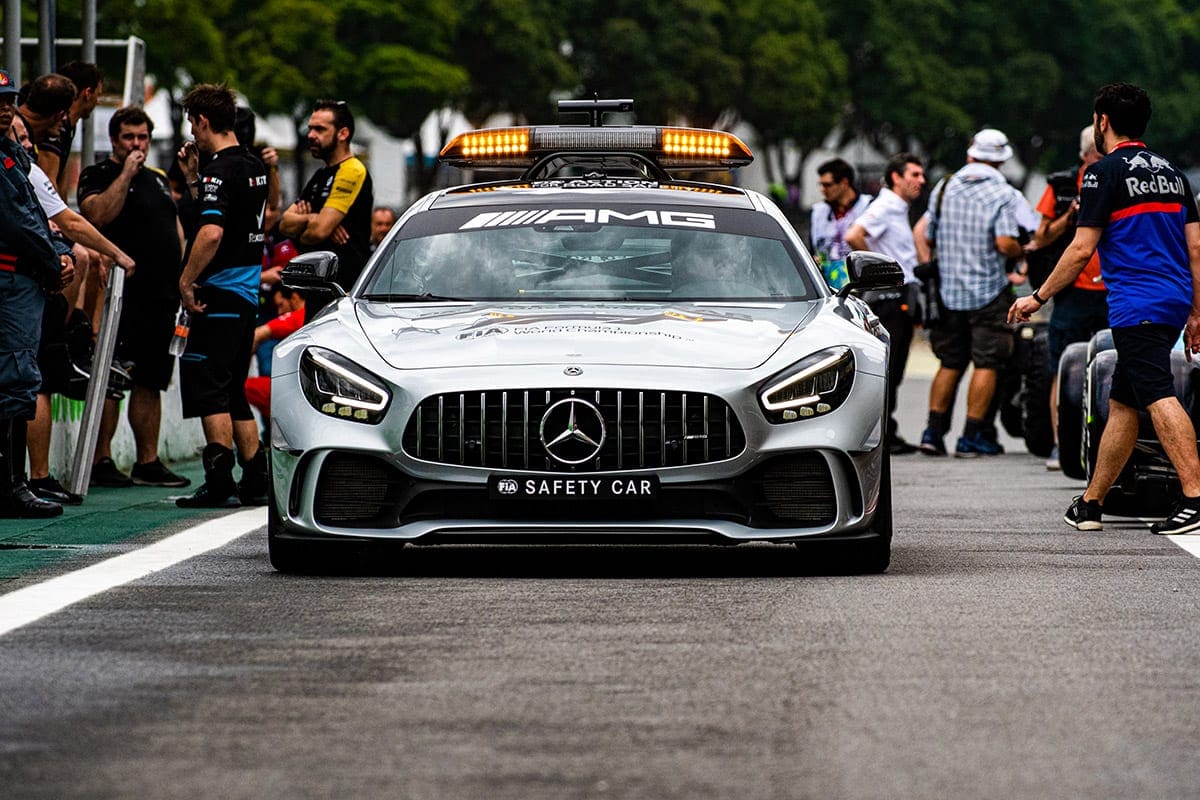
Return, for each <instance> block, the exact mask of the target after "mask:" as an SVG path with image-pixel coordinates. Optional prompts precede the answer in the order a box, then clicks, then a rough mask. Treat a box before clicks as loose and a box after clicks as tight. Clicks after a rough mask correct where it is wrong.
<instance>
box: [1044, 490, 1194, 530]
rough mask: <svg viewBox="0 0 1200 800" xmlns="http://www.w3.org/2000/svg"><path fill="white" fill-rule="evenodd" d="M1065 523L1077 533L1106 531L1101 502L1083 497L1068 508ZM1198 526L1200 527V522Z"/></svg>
mask: <svg viewBox="0 0 1200 800" xmlns="http://www.w3.org/2000/svg"><path fill="white" fill-rule="evenodd" d="M1063 522H1065V523H1067V524H1068V525H1070V526H1071V527H1072V528H1074V529H1075V530H1077V531H1100V530H1104V523H1102V522H1101V521H1100V502H1099V501H1098V500H1084V499H1083V495H1079V496H1078V497H1076V498H1075V500H1074V501H1073V502H1072V503H1071V505H1070V506H1069V507H1068V508H1067V513H1065V514H1063ZM1197 524H1198V525H1200V522H1197Z"/></svg>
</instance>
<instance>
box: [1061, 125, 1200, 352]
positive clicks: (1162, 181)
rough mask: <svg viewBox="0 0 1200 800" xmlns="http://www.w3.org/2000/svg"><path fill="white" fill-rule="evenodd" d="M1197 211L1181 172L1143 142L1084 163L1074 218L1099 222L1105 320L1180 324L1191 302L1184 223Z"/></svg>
mask: <svg viewBox="0 0 1200 800" xmlns="http://www.w3.org/2000/svg"><path fill="white" fill-rule="evenodd" d="M1198 219H1200V218H1198V216H1197V212H1196V201H1195V199H1194V198H1193V196H1192V189H1191V187H1190V186H1189V185H1188V181H1187V178H1185V177H1184V176H1183V174H1182V173H1180V172H1179V171H1177V170H1176V169H1175V167H1173V166H1171V164H1170V162H1168V161H1167V160H1166V159H1165V158H1163V157H1162V156H1159V155H1156V154H1154V153H1152V152H1150V151H1149V150H1147V149H1146V145H1145V144H1143V143H1142V142H1123V143H1122V144H1120V145H1118V146H1117V147H1116V148H1114V149H1113V151H1112V152H1111V153H1109V154H1108V155H1107V156H1105V157H1104V158H1102V159H1101V160H1100V161H1097V162H1096V163H1095V164H1093V165H1092V166H1091V167H1090V168H1089V169H1088V171H1087V172H1086V173H1085V174H1084V176H1083V183H1082V185H1081V186H1080V188H1079V218H1078V226H1079V227H1082V228H1103V229H1104V232H1103V233H1102V234H1101V236H1100V244H1099V252H1100V267H1101V272H1102V274H1103V276H1104V283H1105V284H1106V285H1107V286H1108V323H1109V325H1111V326H1112V327H1114V328H1121V327H1127V326H1130V325H1141V324H1143V323H1156V324H1164V325H1171V326H1173V327H1175V328H1182V327H1183V325H1184V323H1186V322H1187V318H1188V313H1189V311H1190V310H1191V307H1192V272H1191V267H1190V261H1189V259H1188V249H1187V242H1186V240H1185V238H1184V232H1183V227H1184V225H1186V224H1187V223H1190V222H1197V221H1198Z"/></svg>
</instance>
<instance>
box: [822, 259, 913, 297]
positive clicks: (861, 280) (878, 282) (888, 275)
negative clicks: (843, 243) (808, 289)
mask: <svg viewBox="0 0 1200 800" xmlns="http://www.w3.org/2000/svg"><path fill="white" fill-rule="evenodd" d="M846 275H847V276H848V277H849V280H848V281H847V282H846V285H845V286H843V287H842V288H841V289H840V290H839V291H838V297H845V296H846V295H848V294H849V293H850V291H851V290H852V289H898V288H900V287H901V286H903V285H904V270H903V269H901V267H900V264H899V263H898V262H897V261H896V259H894V258H891V257H890V256H885V255H884V254H883V253H875V252H872V251H870V250H855V251H854V252H852V253H850V254H849V255H848V256H846Z"/></svg>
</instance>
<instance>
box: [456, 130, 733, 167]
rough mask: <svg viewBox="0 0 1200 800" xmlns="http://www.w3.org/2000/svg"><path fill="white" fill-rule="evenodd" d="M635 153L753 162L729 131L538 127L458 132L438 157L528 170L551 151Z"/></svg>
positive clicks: (666, 160) (686, 160) (686, 163)
mask: <svg viewBox="0 0 1200 800" xmlns="http://www.w3.org/2000/svg"><path fill="white" fill-rule="evenodd" d="M573 152H574V153H590V154H596V153H605V152H612V153H635V154H637V155H640V156H642V157H645V158H648V159H650V160H651V161H654V162H655V163H657V164H658V165H659V166H660V167H661V168H663V169H675V170H684V169H687V170H722V169H732V168H734V167H743V166H745V165H747V164H749V163H750V162H751V161H753V160H754V154H753V153H751V152H750V148H748V147H747V146H746V145H745V143H743V142H742V140H741V139H739V138H738V137H736V136H734V135H733V134H732V133H727V132H725V131H714V130H703V129H698V128H660V127H651V126H643V125H632V126H626V127H615V126H614V127H594V128H593V127H578V126H558V125H550V126H540V127H533V128H493V129H488V130H481V131H471V132H469V133H462V134H459V135H458V136H456V137H454V138H453V139H451V140H450V142H449V143H448V144H447V145H446V146H445V148H443V149H442V152H441V155H440V156H439V158H440V159H441V161H442V162H443V163H446V164H450V165H452V166H456V167H511V168H529V167H532V166H533V165H534V164H535V163H537V161H538V160H540V159H542V158H545V157H546V156H548V155H551V154H560V153H561V154H564V155H570V154H571V153H573Z"/></svg>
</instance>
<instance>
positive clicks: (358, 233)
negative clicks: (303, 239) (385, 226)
mask: <svg viewBox="0 0 1200 800" xmlns="http://www.w3.org/2000/svg"><path fill="white" fill-rule="evenodd" d="M300 199H301V200H304V201H306V202H307V203H308V204H309V207H310V208H311V209H312V212H313V213H314V214H318V213H320V211H321V209H322V208H325V207H326V206H328V207H330V208H335V209H337V210H338V211H341V212H342V213H343V214H345V215H346V218H345V219H343V220H342V227H343V228H345V229H346V233H348V234H350V241H348V242H346V243H345V244H337V243H335V242H333V241H332V240H327V241H324V242H321V243H320V244H316V245H312V246H307V247H305V248H304V249H305V250H332V251H333V252H334V253H336V254H337V257H338V274H337V277H338V283H340V284H341V285H342V286H343V287H345V288H347V289H348V288H350V286H352V285H353V284H354V282H355V281H356V280H358V276H359V273H361V272H362V268H363V265H365V264H366V263H367V259H368V258H369V257H370V255H371V209H372V208H374V206H375V190H374V188H373V186H372V183H371V175H370V173H368V172H367V168H366V166H365V165H364V164H363V162H362V161H360V160H359V159H358V158H357V157H355V156H351V157H350V158H347V159H346V160H345V161H341V162H339V163H337V164H331V165H329V166H325V167H321V168H320V169H319V170H317V171H316V173H314V174H313V176H312V178H310V179H309V181H308V183H307V184H305V186H304V191H302V192H301V193H300Z"/></svg>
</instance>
